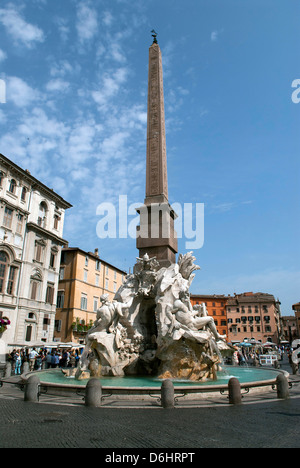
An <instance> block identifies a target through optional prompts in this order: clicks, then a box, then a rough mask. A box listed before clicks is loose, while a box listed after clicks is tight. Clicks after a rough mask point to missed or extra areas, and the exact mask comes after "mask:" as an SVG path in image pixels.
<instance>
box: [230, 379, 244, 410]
mask: <svg viewBox="0 0 300 468" xmlns="http://www.w3.org/2000/svg"><path fill="white" fill-rule="evenodd" d="M228 392H229V403H230V404H231V405H240V404H241V403H242V394H241V384H240V382H239V380H238V379H236V378H235V377H232V378H231V379H230V380H229V382H228Z"/></svg>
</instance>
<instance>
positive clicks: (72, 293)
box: [54, 247, 127, 344]
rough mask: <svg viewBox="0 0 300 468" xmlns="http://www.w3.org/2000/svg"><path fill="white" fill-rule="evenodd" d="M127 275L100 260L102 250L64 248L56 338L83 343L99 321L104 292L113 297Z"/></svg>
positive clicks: (58, 297) (58, 295) (58, 296)
mask: <svg viewBox="0 0 300 468" xmlns="http://www.w3.org/2000/svg"><path fill="white" fill-rule="evenodd" d="M126 275H127V273H126V271H122V270H120V269H118V268H116V267H114V266H113V265H111V264H109V263H107V262H105V261H103V260H101V259H100V257H99V255H98V250H97V249H96V250H95V251H94V252H85V251H83V250H81V249H79V248H75V247H74V248H72V247H66V248H64V249H63V250H62V254H61V265H60V273H59V286H58V294H57V311H56V321H55V334H54V336H55V340H57V341H63V342H75V343H79V344H82V343H84V341H85V335H86V332H87V330H88V328H89V327H90V326H91V325H92V324H93V322H94V321H95V320H96V315H97V309H98V308H99V306H100V297H101V295H102V294H108V295H109V299H110V300H112V299H113V298H114V295H115V293H116V292H117V290H118V289H119V287H120V286H121V285H122V283H123V279H124V278H125V276H126Z"/></svg>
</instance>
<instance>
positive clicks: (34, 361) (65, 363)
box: [8, 348, 80, 375]
mask: <svg viewBox="0 0 300 468" xmlns="http://www.w3.org/2000/svg"><path fill="white" fill-rule="evenodd" d="M79 359H80V351H79V350H78V349H64V350H59V349H53V350H51V351H50V350H48V349H46V348H41V349H39V350H36V348H32V349H28V348H22V349H14V350H13V351H12V352H11V353H10V354H9V355H8V361H9V362H10V363H11V366H12V372H13V373H14V374H16V375H20V374H21V371H22V365H23V364H24V362H28V363H29V370H30V372H32V371H34V370H42V369H55V368H56V367H61V368H65V367H77V365H78V362H79Z"/></svg>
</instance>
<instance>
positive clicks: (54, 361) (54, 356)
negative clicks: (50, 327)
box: [51, 352, 60, 369]
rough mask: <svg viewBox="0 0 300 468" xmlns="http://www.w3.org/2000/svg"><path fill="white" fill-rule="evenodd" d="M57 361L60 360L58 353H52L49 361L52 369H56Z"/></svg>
mask: <svg viewBox="0 0 300 468" xmlns="http://www.w3.org/2000/svg"><path fill="white" fill-rule="evenodd" d="M59 360H60V356H59V354H58V352H53V353H52V359H51V367H52V368H53V369H56V367H57V366H58V365H59Z"/></svg>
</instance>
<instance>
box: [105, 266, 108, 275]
mask: <svg viewBox="0 0 300 468" xmlns="http://www.w3.org/2000/svg"><path fill="white" fill-rule="evenodd" d="M105 274H106V276H108V266H107V267H106V269H105Z"/></svg>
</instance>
